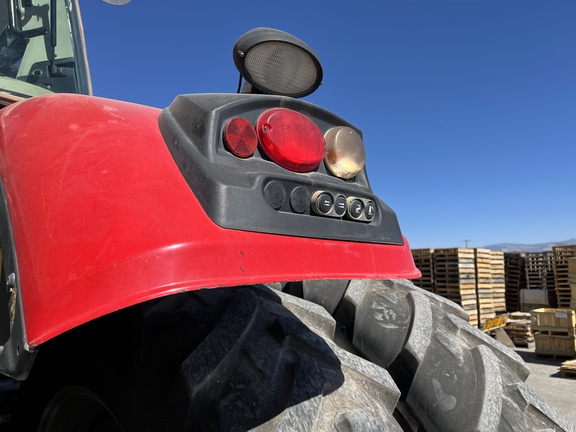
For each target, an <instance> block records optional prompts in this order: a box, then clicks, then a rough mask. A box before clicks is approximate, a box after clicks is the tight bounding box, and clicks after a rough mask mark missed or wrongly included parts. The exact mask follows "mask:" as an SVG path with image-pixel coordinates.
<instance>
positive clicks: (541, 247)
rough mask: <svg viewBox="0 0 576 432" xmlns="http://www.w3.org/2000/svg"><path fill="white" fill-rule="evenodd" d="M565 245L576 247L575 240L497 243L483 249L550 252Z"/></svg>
mask: <svg viewBox="0 0 576 432" xmlns="http://www.w3.org/2000/svg"><path fill="white" fill-rule="evenodd" d="M566 245H576V239H571V240H565V241H560V242H549V243H538V244H521V243H498V244H494V245H490V246H484V247H485V248H486V249H492V250H500V251H504V252H544V251H550V250H552V246H566Z"/></svg>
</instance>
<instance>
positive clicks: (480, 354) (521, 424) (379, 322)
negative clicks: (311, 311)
mask: <svg viewBox="0 0 576 432" xmlns="http://www.w3.org/2000/svg"><path fill="white" fill-rule="evenodd" d="M334 315H335V316H336V318H337V321H338V326H339V329H340V332H341V333H343V334H345V335H347V336H348V337H349V338H350V339H351V341H352V344H353V346H354V348H355V349H356V350H357V352H358V353H359V354H360V355H362V356H364V357H365V358H367V359H370V360H371V361H373V362H374V363H376V364H378V365H380V366H382V367H384V368H386V369H387V370H388V371H389V372H390V374H391V375H392V377H393V378H394V380H395V382H396V384H397V385H398V387H399V388H400V389H401V392H402V396H401V400H402V402H401V403H400V404H399V405H398V407H399V409H398V410H397V412H396V415H397V417H398V418H399V420H400V421H401V423H402V425H403V427H404V428H405V429H406V430H426V431H442V432H446V431H458V432H459V431H476V430H478V431H537V430H538V431H540V430H554V431H573V430H574V428H573V426H572V425H570V424H569V423H568V422H566V421H565V420H564V419H562V418H561V417H560V416H559V415H558V414H557V413H556V412H555V411H554V410H553V409H551V408H550V407H549V406H548V405H547V404H546V403H544V402H543V401H542V400H541V399H540V398H539V397H538V396H537V395H536V394H535V393H534V392H533V391H532V390H530V389H529V388H528V387H527V386H526V385H525V384H524V381H525V379H526V378H527V377H528V374H529V369H528V368H527V367H526V365H525V364H524V361H523V360H522V359H521V358H520V357H519V356H518V355H517V354H516V353H515V352H514V351H512V350H510V349H508V348H506V347H505V346H503V345H502V344H500V343H498V342H496V341H495V340H493V339H492V338H490V337H489V336H487V335H486V334H484V333H482V332H481V331H479V330H478V329H476V328H474V327H472V326H471V325H469V324H468V322H467V321H466V319H467V315H466V313H465V312H464V310H463V309H461V308H460V307H459V306H457V305H456V304H454V303H452V302H450V301H448V300H445V299H443V298H441V297H438V296H435V295H433V294H430V293H429V292H427V291H424V290H422V289H420V288H417V287H416V286H414V285H413V284H412V283H411V282H409V281H405V280H389V281H351V282H350V284H349V286H348V288H347V290H346V292H345V294H344V295H343V297H342V299H341V302H340V304H339V306H338V308H337V309H336V311H335V313H334Z"/></svg>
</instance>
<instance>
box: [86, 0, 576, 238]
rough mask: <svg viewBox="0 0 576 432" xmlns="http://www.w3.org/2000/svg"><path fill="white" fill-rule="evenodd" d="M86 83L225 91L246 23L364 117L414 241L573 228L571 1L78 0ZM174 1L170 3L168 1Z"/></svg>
mask: <svg viewBox="0 0 576 432" xmlns="http://www.w3.org/2000/svg"><path fill="white" fill-rule="evenodd" d="M80 5H81V9H82V14H83V18H84V27H85V33H86V39H87V46H88V56H89V60H90V64H91V72H92V80H93V86H94V94H95V95H97V96H102V97H109V98H115V99H121V100H126V101H131V102H136V103H141V104H146V105H152V106H156V107H161V108H163V107H166V106H168V105H169V104H170V103H171V102H172V100H173V99H174V97H175V96H176V95H178V94H183V93H204V92H224V93H226V92H235V91H236V87H237V83H238V72H237V71H236V68H235V67H234V64H233V61H232V47H233V46H234V43H235V42H236V40H237V39H238V37H240V36H241V35H242V34H243V33H244V32H246V31H248V30H250V29H252V28H254V27H260V26H263V27H274V28H278V29H280V30H284V31H287V32H289V33H292V34H294V35H295V36H297V37H299V38H300V39H302V40H304V41H305V42H307V43H308V44H309V45H310V46H311V47H312V48H313V49H314V50H315V51H316V53H317V54H318V56H319V57H320V60H321V62H322V65H323V68H324V82H323V85H322V86H321V87H320V88H319V89H318V90H317V91H316V93H314V94H312V95H311V96H308V97H307V98H306V100H308V101H310V102H312V103H315V104H317V105H320V106H323V107H324V108H327V109H329V110H331V111H333V112H335V113H336V114H338V115H339V116H341V117H343V118H345V119H346V120H348V121H350V122H351V123H353V124H355V125H356V126H357V127H359V128H360V129H362V130H363V133H364V142H365V145H366V151H367V157H368V161H367V167H368V174H369V177H370V181H371V183H372V188H373V189H374V191H375V192H376V194H377V195H378V196H379V197H380V198H381V199H382V200H384V201H385V202H386V203H387V204H388V205H390V206H391V207H392V208H393V209H394V210H395V211H396V213H397V215H398V218H399V221H400V226H401V227H402V231H403V233H404V235H405V236H406V237H407V238H408V240H409V242H410V244H411V246H412V247H413V248H428V247H463V246H464V244H465V243H464V240H469V243H468V244H469V246H471V247H481V246H485V245H489V244H494V243H501V242H514V243H540V242H547V241H562V240H567V239H571V238H576V1H574V0H395V1H390V0H381V1H362V0H358V1H354V2H352V1H348V2H342V1H311V0H308V1H299V0H291V1H290V2H270V1H267V2H264V1H246V2H232V1H213V2H206V1H202V2H200V1H192V0H172V1H170V2H159V1H154V0H133V1H132V2H131V3H129V4H128V5H126V6H122V7H116V6H110V5H107V4H105V3H102V2H99V1H97V0H89V1H87V0H80ZM164 5H169V6H164Z"/></svg>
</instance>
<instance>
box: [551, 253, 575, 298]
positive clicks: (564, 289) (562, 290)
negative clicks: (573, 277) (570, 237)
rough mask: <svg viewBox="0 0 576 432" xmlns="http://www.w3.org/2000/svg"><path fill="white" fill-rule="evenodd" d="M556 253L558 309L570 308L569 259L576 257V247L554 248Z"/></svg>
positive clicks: (555, 274) (555, 270)
mask: <svg viewBox="0 0 576 432" xmlns="http://www.w3.org/2000/svg"><path fill="white" fill-rule="evenodd" d="M552 250H553V252H554V278H555V283H556V298H557V299H558V307H560V308H568V307H570V299H571V291H570V282H569V280H568V273H569V270H568V259H570V258H573V257H576V245H573V246H553V247H552Z"/></svg>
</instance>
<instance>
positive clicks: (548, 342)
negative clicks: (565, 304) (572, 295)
mask: <svg viewBox="0 0 576 432" xmlns="http://www.w3.org/2000/svg"><path fill="white" fill-rule="evenodd" d="M530 314H531V315H532V331H533V332H534V338H535V340H536V349H535V353H536V354H539V355H552V356H559V357H574V356H575V355H576V312H575V311H574V310H573V309H562V308H559V309H551V308H541V309H536V310H533V311H532V312H530Z"/></svg>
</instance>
